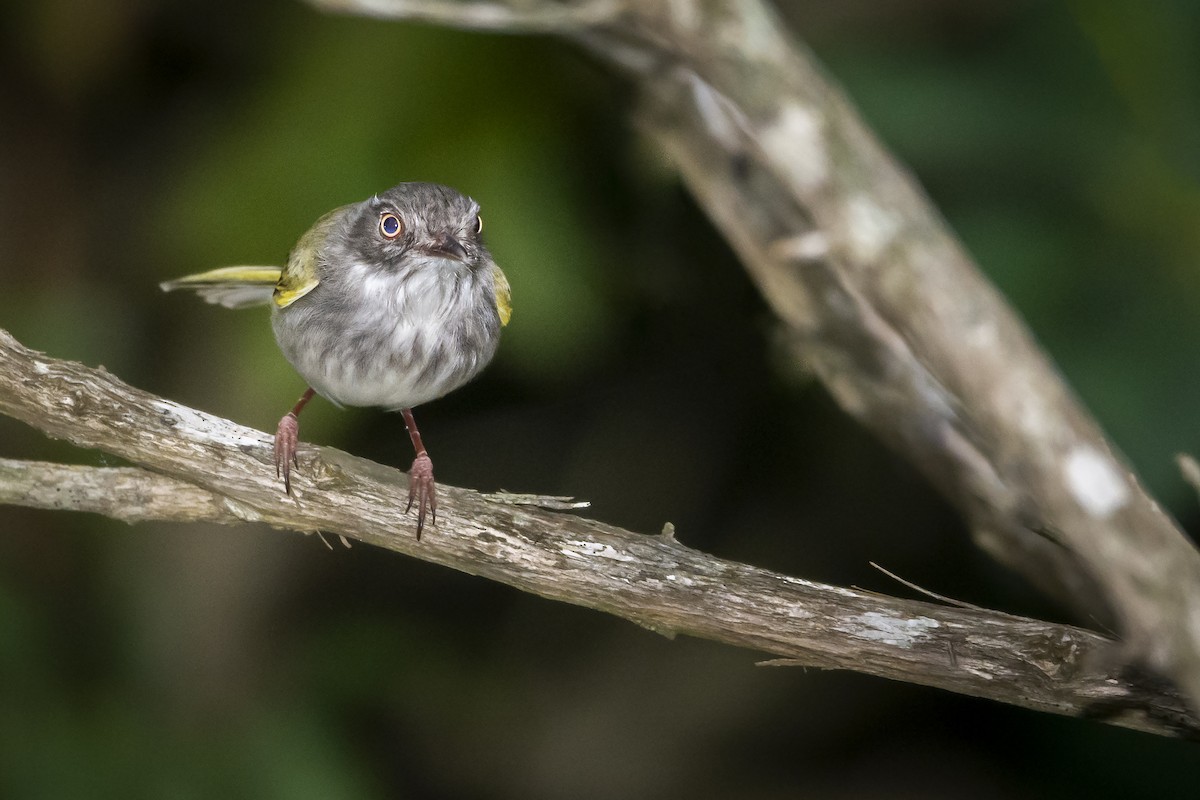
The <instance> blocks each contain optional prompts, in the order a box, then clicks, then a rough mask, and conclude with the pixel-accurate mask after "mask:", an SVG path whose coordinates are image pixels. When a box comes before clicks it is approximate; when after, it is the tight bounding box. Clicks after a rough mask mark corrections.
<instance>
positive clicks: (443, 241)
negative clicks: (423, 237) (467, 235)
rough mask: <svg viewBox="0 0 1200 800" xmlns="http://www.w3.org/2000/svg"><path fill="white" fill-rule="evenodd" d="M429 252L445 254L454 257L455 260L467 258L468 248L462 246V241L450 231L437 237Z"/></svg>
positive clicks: (435, 254) (439, 254)
mask: <svg viewBox="0 0 1200 800" xmlns="http://www.w3.org/2000/svg"><path fill="white" fill-rule="evenodd" d="M429 254H430V255H434V256H443V257H444V258H453V259H454V260H455V261H466V260H467V248H465V247H463V246H462V243H461V242H459V241H458V239H455V238H454V237H453V236H451V235H450V234H448V233H443V234H442V235H441V236H439V237H438V238H437V240H436V241H435V242H434V243H433V245H432V246H430V248H429Z"/></svg>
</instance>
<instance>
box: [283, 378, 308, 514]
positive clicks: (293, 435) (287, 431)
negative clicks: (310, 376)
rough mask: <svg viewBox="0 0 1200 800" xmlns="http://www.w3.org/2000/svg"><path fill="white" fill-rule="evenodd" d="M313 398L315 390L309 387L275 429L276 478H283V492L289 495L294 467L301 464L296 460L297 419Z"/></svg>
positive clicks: (298, 428) (298, 437)
mask: <svg viewBox="0 0 1200 800" xmlns="http://www.w3.org/2000/svg"><path fill="white" fill-rule="evenodd" d="M312 396H313V390H312V387H309V388H308V389H306V390H305V391H304V394H302V395H300V399H299V400H297V401H296V405H294V406H292V410H291V411H289V412H288V413H286V414H284V415H283V419H281V420H279V427H278V428H276V429H275V477H276V478H280V477H282V478H283V490H284V491H285V492H287V493H288V494H291V493H292V467H299V466H300V462H299V461H297V460H296V443H297V442H298V441H299V440H300V421H299V420H297V419H296V417H297V416H298V415H299V414H300V412H301V411H303V410H304V406H306V405H308V401H309V400H312Z"/></svg>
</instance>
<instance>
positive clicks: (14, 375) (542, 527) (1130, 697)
mask: <svg viewBox="0 0 1200 800" xmlns="http://www.w3.org/2000/svg"><path fill="white" fill-rule="evenodd" d="M0 413H4V414H6V415H9V416H12V417H14V418H16V419H20V420H23V421H25V422H27V423H28V424H30V425H32V426H34V427H36V428H38V429H39V430H41V431H44V432H45V433H46V434H48V435H50V436H54V437H60V438H65V439H68V440H70V441H72V442H74V443H75V444H77V445H79V446H81V447H89V448H98V449H100V450H103V451H105V452H107V453H111V454H113V455H116V456H120V457H122V458H125V459H128V460H129V461H131V462H133V463H134V464H137V465H139V466H137V467H107V468H96V467H64V466H60V465H55V464H45V463H37V462H23V461H12V460H0V503H14V504H19V505H27V506H33V507H40V508H55V509H62V510H70V509H74V510H82V511H95V512H98V513H102V514H107V515H109V516H113V517H116V518H118V519H126V520H130V521H136V520H146V519H169V520H188V521H192V520H200V519H204V520H209V521H213V522H220V523H226V524H228V523H235V522H240V521H262V522H266V523H268V524H271V525H274V526H276V527H279V528H287V529H292V530H296V531H302V532H311V531H318V530H319V531H326V532H329V533H332V534H338V535H342V536H346V537H348V538H352V539H357V540H359V541H362V542H366V543H368V544H373V545H377V546H380V547H385V548H388V549H390V550H395V551H397V552H401V553H406V554H409V555H412V556H415V557H418V558H422V559H425V560H427V561H431V562H434V563H438V564H443V565H445V566H449V567H452V568H454V569H458V570H461V571H463V572H467V573H471V574H475V575H481V576H484V577H486V578H489V579H491V580H495V581H499V582H502V583H505V584H508V585H510V586H514V587H516V588H518V589H521V590H524V591H527V592H531V593H533V594H537V595H540V596H542V597H547V598H550V599H554V600H561V601H565V602H569V603H574V604H577V605H581V606H586V607H589V608H594V609H597V610H600V611H605V612H607V613H611V614H616V615H618V616H621V617H624V618H626V619H630V620H633V621H635V622H637V623H639V624H641V625H644V626H646V627H648V628H651V629H653V630H656V631H659V632H663V633H684V634H690V635H693V636H699V637H703V638H707V639H713V640H716V641H721V642H727V643H729V644H734V645H738V646H742V647H748V648H753V649H755V650H759V651H762V652H766V653H770V654H772V655H775V656H778V657H781V658H782V659H783V662H776V663H788V664H801V665H806V666H815V667H821V668H836V669H850V670H854V671H857V672H863V673H867V674H870V675H878V676H882V677H886V678H893V679H895V680H901V681H907V682H911V683H918V684H923V685H926V686H935V687H939V688H943V689H948V690H950V691H954V692H960V693H963V694H968V695H973V696H978V697H985V698H990V699H993V700H998V701H1000V702H1005V703H1010V704H1014V705H1018V706H1022V707H1026V708H1031V709H1036V710H1040V711H1048V712H1053V713H1059V714H1068V715H1073V716H1092V717H1096V718H1099V719H1103V720H1104V721H1106V722H1111V723H1114V724H1119V725H1124V726H1127V727H1132V728H1137V729H1140V730H1146V731H1151V732H1155V733H1160V734H1166V735H1173V736H1188V737H1194V736H1200V720H1197V719H1196V718H1195V717H1194V716H1192V715H1191V713H1190V712H1189V711H1188V710H1187V707H1186V705H1185V704H1184V703H1183V702H1182V701H1181V699H1180V698H1179V697H1178V696H1177V695H1176V694H1174V693H1173V692H1172V691H1171V689H1170V687H1169V686H1165V685H1163V684H1161V682H1159V683H1156V682H1154V681H1153V680H1147V679H1146V676H1140V675H1136V674H1129V673H1125V672H1122V671H1121V670H1120V668H1118V667H1115V666H1114V665H1115V662H1114V660H1113V659H1112V658H1111V655H1112V653H1111V648H1112V647H1113V643H1112V641H1111V640H1109V639H1106V638H1104V637H1102V636H1100V635H1098V634H1095V633H1092V632H1090V631H1085V630H1081V629H1078V628H1073V627H1070V626H1066V625H1055V624H1051V623H1046V622H1039V621H1037V620H1030V619H1021V618H1018V617H1013V616H1009V615H1007V614H1000V613H997V612H990V611H983V610H976V609H958V608H946V607H942V606H936V605H932V604H929V603H924V602H917V601H908V600H899V599H895V598H891V597H885V596H883V595H877V594H872V593H869V592H863V591H856V590H850V589H842V588H838V587H834V586H827V585H823V584H819V583H813V582H811V581H805V580H800V579H797V578H790V577H787V576H785V575H780V574H777V573H773V572H769V571H767V570H762V569H757V568H754V567H751V566H746V565H743V564H736V563H732V562H729V561H724V560H721V559H718V558H714V557H712V556H708V555H705V554H703V553H699V552H697V551H694V550H690V549H688V548H686V547H684V546H682V545H681V544H679V543H678V542H676V541H675V540H674V539H673V538H672V537H669V536H647V535H638V534H634V533H630V532H628V531H623V530H620V529H617V528H613V527H611V526H607V525H603V524H600V523H598V522H594V521H591V520H587V519H583V518H580V517H576V516H572V515H568V514H560V513H554V512H550V511H546V510H543V509H539V508H536V507H533V506H530V505H528V504H527V501H528V498H525V497H523V496H511V497H507V496H499V497H488V496H483V495H479V494H477V493H475V492H471V491H467V490H464V489H454V488H452V487H443V489H444V494H443V500H444V512H445V513H444V516H443V517H441V518H440V519H439V522H438V527H437V529H436V530H435V531H432V532H429V533H428V535H426V536H425V537H424V538H423V539H422V540H421V542H420V543H418V542H417V541H416V538H415V537H414V536H413V524H412V519H411V517H406V516H405V515H404V513H403V511H402V508H403V506H402V504H401V503H399V502H398V498H399V497H401V496H402V492H401V491H399V490H398V487H397V485H396V484H397V483H399V482H400V481H401V480H403V477H402V475H401V473H399V472H397V471H396V470H393V469H388V468H385V467H382V466H380V465H378V464H372V463H371V462H368V461H365V460H363V459H359V458H354V457H352V456H349V455H346V454H345V453H341V452H339V451H337V450H333V449H330V448H315V447H301V450H300V470H299V472H298V475H297V476H296V480H295V482H294V484H293V491H294V493H295V498H294V499H293V498H289V497H287V496H286V495H284V494H283V493H282V492H281V491H280V488H279V486H278V482H277V481H276V479H275V473H274V470H273V468H272V466H271V463H272V457H273V450H272V447H271V441H270V437H269V436H268V435H267V434H264V433H262V432H259V431H255V430H251V429H249V428H244V427H241V426H239V425H235V424H234V423H232V422H229V421H227V420H223V419H220V418H217V417H213V416H210V415H207V414H204V413H202V412H199V411H195V410H193V409H190V408H186V407H184V406H180V405H178V404H176V403H172V402H170V401H168V400H164V399H163V398H160V397H155V396H153V395H150V394H147V393H145V392H142V391H139V390H137V389H134V388H132V387H130V386H127V385H126V384H124V383H122V382H121V381H119V380H117V379H116V378H114V377H113V376H111V375H109V374H108V373H107V372H105V371H103V370H93V369H90V368H87V367H85V366H83V365H81V364H76V363H71V362H63V361H56V360H54V359H51V358H48V357H46V356H44V355H42V354H40V353H35V352H33V351H31V350H28V349H26V348H24V347H22V346H21V345H20V344H18V343H17V342H16V341H15V340H14V339H12V337H11V336H9V335H8V334H7V333H5V332H4V331H0ZM510 499H511V500H512V501H513V502H508V500H510ZM1114 669H1115V670H1116V671H1115V672H1113V670H1114ZM1110 672H1111V673H1112V674H1110Z"/></svg>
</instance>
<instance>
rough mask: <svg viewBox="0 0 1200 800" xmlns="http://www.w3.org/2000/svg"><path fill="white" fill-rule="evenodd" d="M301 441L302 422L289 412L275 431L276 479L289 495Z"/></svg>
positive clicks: (297, 463) (298, 463)
mask: <svg viewBox="0 0 1200 800" xmlns="http://www.w3.org/2000/svg"><path fill="white" fill-rule="evenodd" d="M299 439H300V421H299V420H297V419H296V415H295V414H293V413H291V412H290V411H289V412H288V413H287V414H284V416H283V419H281V420H279V427H278V428H276V429H275V477H276V478H283V490H284V491H285V492H287V493H288V494H291V493H292V467H297V468H299V466H300V462H299V461H298V460H297V459H296V443H297V442H298V441H299ZM430 479H431V480H432V473H431V475H430Z"/></svg>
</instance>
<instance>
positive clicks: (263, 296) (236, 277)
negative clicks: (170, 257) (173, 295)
mask: <svg viewBox="0 0 1200 800" xmlns="http://www.w3.org/2000/svg"><path fill="white" fill-rule="evenodd" d="M282 272H283V270H281V269H280V268H279V267H221V268H220V269H211V270H209V271H208V272H200V273H197V274H195V275H186V276H184V277H182V278H176V279H175V280H173V281H164V282H163V283H160V284H159V287H160V288H161V289H162V290H163V291H164V292H173V291H175V290H177V289H189V290H191V291H194V292H195V293H196V294H198V295H200V297H202V298H204V300H205V301H206V302H209V303H215V304H217V305H222V306H225V307H226V308H248V307H250V306H263V305H266V304H267V303H269V302H271V295H272V293H274V291H275V286H276V284H278V283H279V279H280V274H281V273H282Z"/></svg>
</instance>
